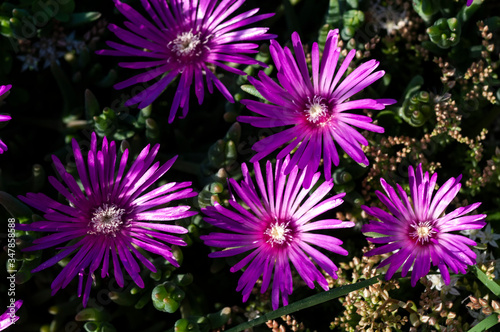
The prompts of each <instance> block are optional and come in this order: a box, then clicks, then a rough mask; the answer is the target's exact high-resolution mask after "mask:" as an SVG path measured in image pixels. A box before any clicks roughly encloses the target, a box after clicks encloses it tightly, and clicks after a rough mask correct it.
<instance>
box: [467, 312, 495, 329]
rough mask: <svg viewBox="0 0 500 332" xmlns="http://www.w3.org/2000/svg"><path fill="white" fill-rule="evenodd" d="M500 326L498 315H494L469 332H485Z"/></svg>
mask: <svg viewBox="0 0 500 332" xmlns="http://www.w3.org/2000/svg"><path fill="white" fill-rule="evenodd" d="M497 324H498V315H496V314H493V315H489V316H488V317H486V318H485V319H483V320H482V321H481V322H479V324H477V325H476V326H474V327H473V328H471V329H470V330H469V331H468V332H483V331H486V330H487V329H489V328H492V327H493V326H495V325H497Z"/></svg>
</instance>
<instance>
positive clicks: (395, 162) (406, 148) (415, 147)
mask: <svg viewBox="0 0 500 332" xmlns="http://www.w3.org/2000/svg"><path fill="white" fill-rule="evenodd" d="M433 144H436V142H435V139H433V137H432V136H431V135H430V134H424V135H423V136H422V137H421V138H420V139H416V138H413V137H409V136H394V137H393V136H389V137H387V138H386V137H383V138H382V139H381V140H380V143H378V144H373V145H370V146H366V147H363V151H364V152H365V153H366V155H367V156H369V157H371V158H372V160H373V161H374V162H373V163H371V164H370V169H369V171H368V173H367V175H366V177H365V178H364V179H363V181H362V190H361V194H362V195H363V198H364V199H365V201H369V200H371V196H370V195H372V194H373V192H374V190H375V189H380V184H379V181H378V179H379V178H380V177H385V176H386V175H387V173H394V172H396V171H397V170H398V168H399V165H400V164H401V163H402V162H403V160H404V159H411V160H412V162H415V163H417V164H418V163H422V164H425V165H427V168H428V169H429V171H431V172H434V171H435V170H436V169H438V168H440V167H441V164H440V163H439V162H431V161H428V160H427V156H428V155H429V150H432V145H433Z"/></svg>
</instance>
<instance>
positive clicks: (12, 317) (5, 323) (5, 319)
mask: <svg viewBox="0 0 500 332" xmlns="http://www.w3.org/2000/svg"><path fill="white" fill-rule="evenodd" d="M0 90H1V88H0ZM22 305H23V300H17V301H15V302H11V303H10V304H9V305H8V306H7V310H6V311H5V312H4V313H3V314H2V315H0V331H3V330H5V329H6V328H8V327H9V326H11V325H13V324H15V323H16V322H17V321H18V320H19V316H16V311H18V310H19V308H21V306H22Z"/></svg>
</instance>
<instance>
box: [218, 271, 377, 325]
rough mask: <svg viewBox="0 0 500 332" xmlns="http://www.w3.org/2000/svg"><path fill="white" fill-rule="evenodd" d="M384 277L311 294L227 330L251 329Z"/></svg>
mask: <svg viewBox="0 0 500 332" xmlns="http://www.w3.org/2000/svg"><path fill="white" fill-rule="evenodd" d="M382 278H383V275H378V276H376V277H373V278H370V279H367V280H363V281H360V282H357V283H355V284H352V285H346V286H342V287H338V288H333V289H331V290H329V291H327V292H322V293H319V294H316V295H313V296H310V297H308V298H305V299H303V300H300V301H297V302H294V303H291V304H289V305H287V306H286V307H282V308H279V309H277V310H274V311H271V312H269V313H267V314H265V315H262V316H260V317H259V318H257V319H254V320H251V321H249V322H245V323H242V324H240V325H238V326H235V327H233V328H231V329H229V330H226V332H238V331H243V330H244V329H249V328H252V327H254V326H257V325H259V324H262V323H265V322H267V321H268V320H272V319H276V318H278V317H281V316H286V315H290V314H292V313H294V312H296V311H299V310H302V309H306V308H309V307H313V306H316V305H318V304H321V303H324V302H328V301H331V300H333V299H336V298H338V297H340V296H344V295H347V294H349V293H350V292H353V291H356V290H358V289H361V288H364V287H368V286H370V285H373V284H374V283H376V282H378V281H379V280H380V279H382Z"/></svg>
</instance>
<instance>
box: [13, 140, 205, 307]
mask: <svg viewBox="0 0 500 332" xmlns="http://www.w3.org/2000/svg"><path fill="white" fill-rule="evenodd" d="M159 148H160V146H159V145H158V144H157V145H155V146H154V147H153V148H152V149H151V148H150V146H149V145H148V146H147V147H145V148H144V149H143V150H142V151H141V153H140V154H139V155H138V156H137V158H136V160H135V161H134V163H133V164H132V166H131V167H130V169H129V170H128V171H125V169H126V165H127V159H128V155H129V153H128V150H125V151H124V153H123V155H122V156H121V158H120V159H119V161H118V163H117V154H116V146H115V142H111V143H110V144H108V141H107V140H106V138H104V139H103V142H102V148H101V150H98V149H97V138H96V135H95V133H93V134H92V139H91V144H90V151H89V152H88V157H87V160H86V161H85V160H84V158H83V156H82V153H81V151H80V146H79V145H78V143H77V142H76V141H75V140H73V153H74V157H75V163H76V169H77V171H78V175H79V177H80V181H81V184H82V186H83V190H82V189H80V187H79V185H78V183H77V182H76V180H75V179H74V178H73V176H71V175H70V174H69V173H68V172H66V169H65V167H64V165H63V164H62V163H61V161H60V160H59V159H58V158H57V157H55V156H53V157H52V160H53V162H54V165H55V168H56V170H57V172H58V173H59V175H60V177H61V179H62V181H63V182H62V183H61V182H60V181H58V180H57V179H56V178H55V177H52V176H51V177H49V182H50V183H51V184H52V186H54V188H55V189H56V190H57V191H59V192H60V193H61V194H62V195H63V196H64V197H65V198H66V199H67V200H68V202H69V204H68V205H64V204H61V203H59V202H57V201H55V200H53V199H51V198H49V197H47V196H46V195H44V194H42V193H37V194H33V193H28V194H27V195H26V197H23V196H20V197H19V198H20V199H21V200H22V201H23V202H25V203H27V204H29V205H31V206H33V207H35V208H37V209H39V210H40V211H42V212H44V213H45V214H44V216H43V217H44V219H45V220H44V221H37V222H33V223H31V224H19V225H18V226H17V229H19V230H25V231H41V232H52V234H50V235H47V236H44V237H41V238H39V239H37V240H35V241H33V244H34V245H33V246H31V247H29V248H27V249H25V250H29V251H33V250H41V249H46V248H49V247H57V248H61V251H60V252H59V253H58V254H56V255H55V256H54V257H52V258H50V259H49V260H47V261H46V262H44V263H42V264H41V265H40V266H38V267H37V268H35V269H34V270H33V271H32V272H38V271H41V270H43V269H46V268H48V267H50V266H52V265H54V264H56V263H57V262H59V261H60V260H62V259H63V258H65V257H67V256H69V255H71V254H73V253H75V254H74V255H73V257H72V258H71V259H70V261H69V263H68V264H67V265H66V266H65V267H64V268H63V269H62V271H61V272H60V273H59V275H58V276H57V277H56V278H55V279H54V281H53V282H52V285H51V288H52V295H54V294H55V293H56V292H57V291H58V290H59V289H61V288H64V287H66V286H67V285H68V283H69V282H70V281H71V280H72V279H73V278H74V277H75V276H76V275H77V274H78V275H79V285H78V296H79V297H80V296H81V294H82V288H83V287H84V290H83V304H84V306H85V305H86V303H87V301H88V297H89V293H90V287H91V285H92V280H93V278H94V277H95V276H94V273H96V271H97V269H98V268H99V266H102V267H101V273H100V274H101V278H104V277H105V276H108V274H109V267H110V261H112V264H113V271H114V277H115V279H116V282H117V283H118V285H119V286H120V287H123V284H124V278H123V273H122V266H123V267H124V268H125V270H126V272H128V274H129V275H130V276H131V277H132V280H133V281H134V282H135V283H136V284H137V285H138V286H139V287H144V282H143V280H142V279H141V276H140V275H139V273H140V271H141V268H140V267H139V264H138V263H137V260H139V261H140V262H141V263H142V264H143V265H144V266H145V267H146V268H147V269H149V270H150V271H153V272H155V271H156V268H155V267H154V265H153V264H152V263H151V262H150V260H149V259H148V258H147V257H145V256H144V255H143V254H142V253H141V252H140V251H139V250H138V249H139V248H140V249H143V250H145V251H149V252H152V253H155V254H158V255H160V256H162V257H163V258H165V259H166V260H167V261H168V262H170V263H171V264H172V265H174V266H179V264H178V263H177V261H176V260H175V258H174V256H173V253H172V252H171V250H170V247H169V246H168V245H167V244H173V245H180V246H182V245H186V244H185V242H184V241H183V240H182V239H180V238H179V237H177V236H175V235H171V234H170V233H172V234H184V233H187V230H186V229H185V228H184V227H181V226H176V225H172V224H169V223H164V222H171V221H173V220H177V219H181V218H186V217H190V216H192V215H195V214H196V212H194V211H189V208H190V207H189V206H172V207H164V206H165V205H166V204H169V203H170V202H172V201H173V200H177V199H184V198H188V197H193V196H195V195H196V193H194V192H192V189H191V188H187V187H189V186H190V185H191V183H190V182H181V183H175V182H172V183H167V184H165V185H162V186H160V187H158V188H156V189H153V190H150V191H148V188H149V187H151V185H153V184H154V183H155V182H156V181H157V180H158V179H159V178H160V177H161V176H163V175H164V174H165V173H166V172H167V171H168V170H169V169H170V167H171V166H172V165H173V163H174V161H175V159H176V157H175V158H172V159H170V160H169V161H168V162H167V163H166V164H164V165H162V166H160V163H159V162H156V163H154V164H153V160H154V158H155V156H156V154H157V153H158V150H159ZM117 164H118V169H116V167H115V166H116V165H117ZM179 189H182V190H179ZM177 190H179V191H177ZM146 191H147V192H146ZM159 206H162V207H159ZM67 242H70V243H69V244H67V245H66V246H62V244H63V243H67ZM136 259H137V260H136ZM85 274H86V275H87V280H86V281H85V284H83V282H84V280H83V279H84V275H85Z"/></svg>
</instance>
